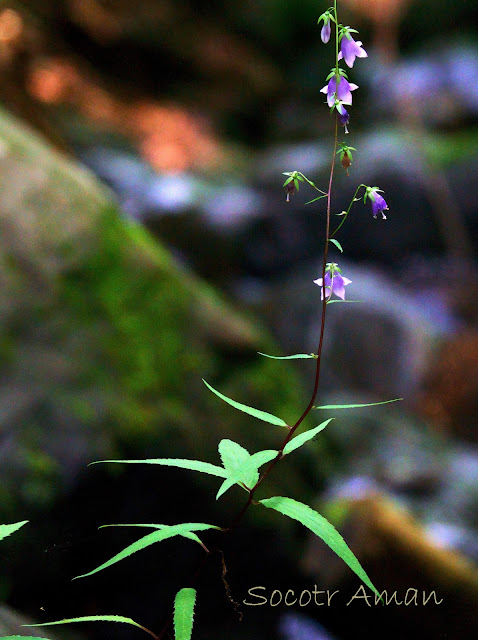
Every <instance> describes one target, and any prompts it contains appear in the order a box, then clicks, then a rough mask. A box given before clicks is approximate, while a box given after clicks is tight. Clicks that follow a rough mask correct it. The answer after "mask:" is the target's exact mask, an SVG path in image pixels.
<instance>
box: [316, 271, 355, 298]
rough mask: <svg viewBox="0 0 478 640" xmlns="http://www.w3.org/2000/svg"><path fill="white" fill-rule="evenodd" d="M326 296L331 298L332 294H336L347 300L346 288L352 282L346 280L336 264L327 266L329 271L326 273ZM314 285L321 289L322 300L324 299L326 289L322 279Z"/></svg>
mask: <svg viewBox="0 0 478 640" xmlns="http://www.w3.org/2000/svg"><path fill="white" fill-rule="evenodd" d="M324 281H325V295H326V297H327V298H330V297H331V296H332V294H335V295H336V296H337V297H338V298H341V299H342V300H345V287H346V286H347V285H348V284H350V283H351V282H352V280H349V279H348V278H345V277H344V276H343V275H342V274H341V273H340V269H339V267H338V266H337V265H336V263H335V262H332V263H330V264H329V265H327V271H326V273H325V279H324ZM314 283H315V284H316V285H318V286H319V287H320V299H321V300H323V299H324V289H323V286H322V278H318V279H317V280H314Z"/></svg>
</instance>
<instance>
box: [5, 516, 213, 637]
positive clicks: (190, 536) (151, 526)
mask: <svg viewBox="0 0 478 640" xmlns="http://www.w3.org/2000/svg"><path fill="white" fill-rule="evenodd" d="M168 526H170V525H167V524H136V523H134V524H103V525H101V527H99V528H100V529H106V528H108V527H146V528H149V529H166V528H167V527H168ZM179 535H181V536H183V538H188V539H189V540H192V541H193V542H197V543H199V544H200V545H201V546H202V542H201V540H200V539H199V538H198V536H197V535H196V534H195V533H193V532H192V531H187V532H186V533H180V534H179ZM0 640H2V638H0Z"/></svg>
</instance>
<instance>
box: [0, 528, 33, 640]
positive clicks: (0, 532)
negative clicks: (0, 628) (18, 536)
mask: <svg viewBox="0 0 478 640" xmlns="http://www.w3.org/2000/svg"><path fill="white" fill-rule="evenodd" d="M27 522H28V520H22V522H15V523H14V524H0V540H3V538H6V537H7V536H9V535H10V534H12V533H14V532H15V531H17V530H18V529H20V527H23V525H24V524H26V523H27ZM0 640H1V639H0Z"/></svg>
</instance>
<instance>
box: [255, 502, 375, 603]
mask: <svg viewBox="0 0 478 640" xmlns="http://www.w3.org/2000/svg"><path fill="white" fill-rule="evenodd" d="M259 502H260V503H261V504H263V505H264V506H265V507H268V508H269V509H275V510H276V511H279V513H282V514H284V515H285V516H289V518H292V519H294V520H298V521H299V522H300V523H301V524H303V525H304V527H307V529H310V530H311V531H312V532H313V533H315V535H316V536H318V537H319V538H321V539H322V540H323V541H324V542H325V544H327V545H328V546H329V547H330V548H331V549H332V551H334V552H335V553H336V554H337V555H338V556H340V557H341V558H342V560H343V561H344V562H345V563H346V564H347V565H348V566H349V567H350V568H351V569H352V571H354V572H355V573H356V574H357V576H358V577H359V578H360V579H361V580H362V582H364V583H365V584H366V585H367V586H368V587H370V589H372V591H373V592H374V593H375V594H376V595H378V596H379V597H380V594H379V592H378V591H377V589H376V588H375V587H374V586H373V584H372V582H371V580H370V578H369V577H368V575H367V574H366V573H365V571H364V570H363V568H362V566H361V564H360V562H359V561H358V560H357V558H356V557H355V555H354V554H353V553H352V551H351V550H350V549H349V547H348V545H347V543H346V542H345V540H344V539H343V538H342V536H341V535H340V533H339V532H338V531H337V529H336V528H335V527H334V526H333V525H331V524H330V522H329V521H328V520H326V519H325V518H324V517H323V516H321V515H320V513H317V511H314V510H313V509H311V508H310V507H309V506H307V505H306V504H303V503H302V502H297V500H293V499H292V498H284V497H281V496H277V497H274V498H267V499H265V500H260V501H259Z"/></svg>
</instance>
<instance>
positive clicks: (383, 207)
mask: <svg viewBox="0 0 478 640" xmlns="http://www.w3.org/2000/svg"><path fill="white" fill-rule="evenodd" d="M387 210H388V204H387V203H386V202H385V199H384V198H382V196H381V195H380V194H379V193H376V194H375V200H373V201H372V213H373V217H374V218H376V217H377V215H378V214H379V213H381V214H382V218H383V219H384V220H386V219H387V216H386V215H385V214H384V211H387Z"/></svg>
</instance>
